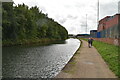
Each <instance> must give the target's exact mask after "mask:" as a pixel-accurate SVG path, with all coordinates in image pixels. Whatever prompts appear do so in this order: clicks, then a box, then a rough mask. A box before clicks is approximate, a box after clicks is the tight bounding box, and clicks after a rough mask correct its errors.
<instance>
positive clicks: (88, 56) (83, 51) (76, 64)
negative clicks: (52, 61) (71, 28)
mask: <svg viewBox="0 0 120 80" xmlns="http://www.w3.org/2000/svg"><path fill="white" fill-rule="evenodd" d="M56 78H116V76H115V75H114V73H113V72H112V71H111V70H110V69H109V68H108V66H107V64H106V63H105V62H104V60H103V59H102V57H101V56H100V55H99V53H98V51H97V50H96V49H95V48H94V47H92V48H88V44H87V42H86V41H83V40H82V46H81V48H80V49H79V50H78V51H77V53H76V54H75V56H74V57H73V58H72V60H71V61H70V62H69V63H68V64H67V65H66V66H65V68H64V69H63V70H62V71H61V72H60V73H59V74H58V75H57V76H56Z"/></svg>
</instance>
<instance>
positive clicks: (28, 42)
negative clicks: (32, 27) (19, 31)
mask: <svg viewBox="0 0 120 80" xmlns="http://www.w3.org/2000/svg"><path fill="white" fill-rule="evenodd" d="M61 42H65V40H60V39H52V38H51V39H49V38H42V39H23V40H4V41H3V42H2V46H4V47H6V46H18V45H41V46H43V45H48V44H54V43H61Z"/></svg>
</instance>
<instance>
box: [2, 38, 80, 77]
mask: <svg viewBox="0 0 120 80" xmlns="http://www.w3.org/2000/svg"><path fill="white" fill-rule="evenodd" d="M79 46H80V41H79V40H78V39H72V38H71V39H67V40H66V41H65V42H64V43H59V44H51V45H45V46H38V45H34V46H13V47H3V49H2V50H3V52H2V54H3V55H2V58H3V59H2V74H3V78H8V77H9V78H54V77H55V76H56V75H57V74H58V73H59V72H60V71H61V70H62V68H63V67H64V66H65V65H66V64H67V63H68V61H69V60H70V59H71V58H72V56H73V55H74V53H75V52H76V50H77V49H78V48H79Z"/></svg>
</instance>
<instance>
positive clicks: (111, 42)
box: [93, 38, 120, 46]
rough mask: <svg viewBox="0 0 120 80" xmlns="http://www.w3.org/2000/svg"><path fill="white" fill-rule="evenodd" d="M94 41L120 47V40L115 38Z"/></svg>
mask: <svg viewBox="0 0 120 80" xmlns="http://www.w3.org/2000/svg"><path fill="white" fill-rule="evenodd" d="M93 39H94V40H97V41H101V42H105V43H108V44H113V45H116V46H120V38H119V39H114V38H93Z"/></svg>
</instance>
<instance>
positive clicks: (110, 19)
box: [98, 14, 120, 32]
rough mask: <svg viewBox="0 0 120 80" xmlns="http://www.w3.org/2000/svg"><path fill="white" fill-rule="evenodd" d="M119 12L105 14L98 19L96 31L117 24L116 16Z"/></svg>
mask: <svg viewBox="0 0 120 80" xmlns="http://www.w3.org/2000/svg"><path fill="white" fill-rule="evenodd" d="M119 16H120V14H116V15H114V16H107V17H105V18H103V19H102V20H100V21H99V27H98V32H100V31H102V30H105V29H108V28H110V27H113V26H115V25H117V24H118V17H119Z"/></svg>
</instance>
